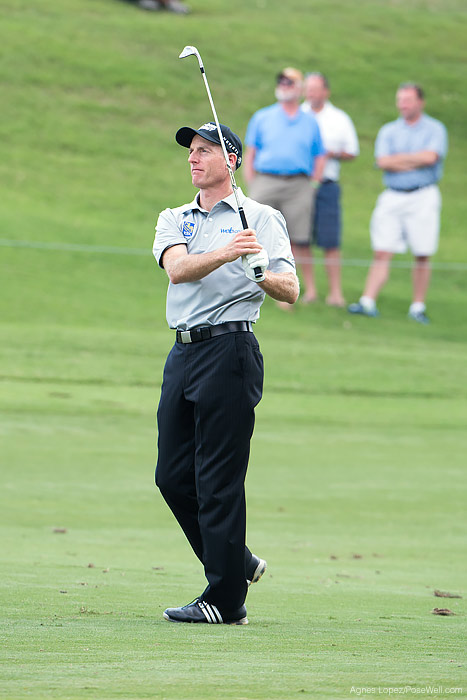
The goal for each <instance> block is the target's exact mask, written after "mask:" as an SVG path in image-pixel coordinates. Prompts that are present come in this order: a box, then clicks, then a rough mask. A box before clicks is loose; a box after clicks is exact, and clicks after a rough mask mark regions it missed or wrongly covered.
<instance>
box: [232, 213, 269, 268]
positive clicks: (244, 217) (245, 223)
mask: <svg viewBox="0 0 467 700" xmlns="http://www.w3.org/2000/svg"><path fill="white" fill-rule="evenodd" d="M238 213H239V214H240V219H241V221H242V226H243V230H245V229H246V228H248V221H247V220H246V216H245V212H244V211H243V207H238ZM253 272H254V273H255V277H256V279H257V280H260V279H261V277H262V276H263V271H262V270H261V268H260V267H255V268H254V269H253Z"/></svg>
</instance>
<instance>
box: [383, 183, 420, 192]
mask: <svg viewBox="0 0 467 700" xmlns="http://www.w3.org/2000/svg"><path fill="white" fill-rule="evenodd" d="M425 187H430V185H419V186H418V187H409V188H408V189H406V190H403V189H400V188H399V187H390V188H389V189H390V190H392V191H393V192H416V191H417V190H423V189H424V188H425Z"/></svg>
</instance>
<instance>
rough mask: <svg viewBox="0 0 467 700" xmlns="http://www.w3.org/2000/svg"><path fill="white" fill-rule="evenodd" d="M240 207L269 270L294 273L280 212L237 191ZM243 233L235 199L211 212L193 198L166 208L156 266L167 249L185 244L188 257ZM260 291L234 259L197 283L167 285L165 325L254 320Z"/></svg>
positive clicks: (156, 244)
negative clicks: (173, 207)
mask: <svg viewBox="0 0 467 700" xmlns="http://www.w3.org/2000/svg"><path fill="white" fill-rule="evenodd" d="M237 194H238V196H239V201H240V204H241V205H242V206H243V209H244V211H245V216H246V219H247V221H248V225H249V227H250V228H252V229H255V231H256V237H257V239H258V241H259V242H260V243H261V245H262V246H263V247H264V248H265V249H266V251H267V253H268V255H269V267H268V269H269V270H271V271H272V272H295V262H294V259H293V256H292V250H291V247H290V240H289V236H288V233H287V227H286V224H285V219H284V217H283V216H282V214H281V213H280V212H279V211H277V210H276V209H273V208H272V207H270V206H268V205H266V204H259V203H258V202H256V201H255V200H253V199H250V198H249V197H245V195H244V194H243V192H242V191H241V190H240V189H238V190H237ZM242 230H243V226H242V224H241V221H240V216H239V214H238V209H237V206H236V201H235V195H234V194H231V195H230V196H228V197H226V198H225V199H222V200H221V201H220V202H217V204H216V205H215V206H214V207H213V208H212V209H211V211H210V212H208V211H206V210H205V209H202V208H201V207H200V206H199V203H198V197H196V198H195V199H194V200H193V202H190V203H189V204H184V205H183V206H181V207H177V208H176V209H165V210H164V211H163V212H161V214H160V215H159V218H158V220H157V225H156V237H155V239H154V247H153V253H154V257H155V258H156V260H157V262H158V263H159V265H160V264H161V258H162V254H163V253H164V251H165V250H167V248H170V247H171V246H174V245H179V244H184V245H186V246H187V250H188V253H189V254H200V253H207V252H210V251H213V250H217V249H218V248H221V247H222V246H225V245H227V243H228V242H229V241H230V240H231V239H232V238H233V236H235V234H236V233H239V232H240V231H242ZM264 297H265V292H264V291H263V290H262V289H261V287H260V286H259V285H258V284H256V282H252V281H251V280H249V279H248V278H247V277H246V275H245V271H244V269H243V265H242V260H241V258H238V259H237V260H234V261H233V262H230V263H225V264H224V265H221V266H220V267H219V268H217V270H213V272H211V273H209V275H206V277H203V279H200V280H197V281H196V282H184V283H182V284H172V282H169V288H168V291H167V309H166V310H167V323H168V324H169V327H170V328H180V329H181V330H186V329H188V328H194V327H195V326H205V325H216V324H218V323H225V322H226V321H253V322H254V321H256V320H257V319H258V318H259V309H260V306H261V304H262V303H263V301H264Z"/></svg>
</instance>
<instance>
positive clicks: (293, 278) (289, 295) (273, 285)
mask: <svg viewBox="0 0 467 700" xmlns="http://www.w3.org/2000/svg"><path fill="white" fill-rule="evenodd" d="M258 285H259V286H260V287H261V289H262V290H263V291H265V292H266V294H267V295H268V296H270V297H272V299H276V301H286V302H288V303H289V304H294V303H295V302H296V301H297V299H298V295H299V292H300V285H299V282H298V277H297V275H296V274H295V273H294V272H271V271H270V270H266V272H265V279H264V281H263V282H258Z"/></svg>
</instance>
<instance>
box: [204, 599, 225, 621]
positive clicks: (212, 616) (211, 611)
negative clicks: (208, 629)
mask: <svg viewBox="0 0 467 700" xmlns="http://www.w3.org/2000/svg"><path fill="white" fill-rule="evenodd" d="M198 607H199V608H200V610H201V611H202V613H203V615H204V617H205V618H206V620H207V621H208V622H209V623H210V624H213V625H216V624H222V622H223V620H222V615H221V614H220V612H219V610H218V609H217V608H216V606H215V605H210V603H206V602H205V601H204V600H199V601H198Z"/></svg>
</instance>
